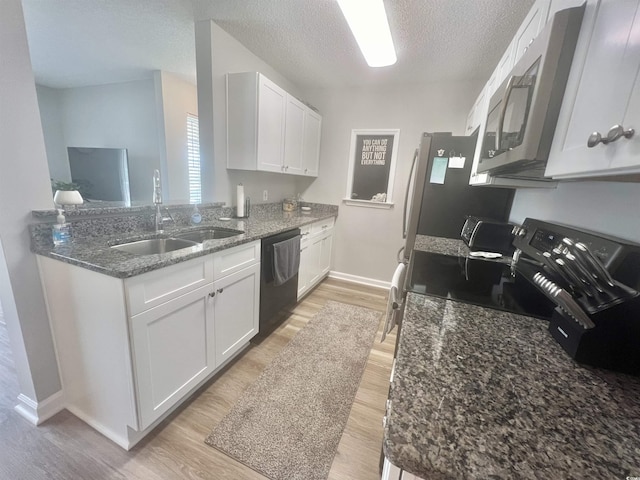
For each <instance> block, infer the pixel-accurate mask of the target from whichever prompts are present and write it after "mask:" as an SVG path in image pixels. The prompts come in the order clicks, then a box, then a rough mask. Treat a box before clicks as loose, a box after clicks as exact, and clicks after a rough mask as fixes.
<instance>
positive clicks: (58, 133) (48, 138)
mask: <svg viewBox="0 0 640 480" xmlns="http://www.w3.org/2000/svg"><path fill="white" fill-rule="evenodd" d="M36 92H37V94H38V105H39V107H40V120H41V121H42V130H43V132H44V144H45V148H46V151H47V160H48V163H49V174H50V175H51V178H52V179H54V180H56V181H63V182H70V181H71V171H70V170H69V157H68V156H67V142H66V140H65V138H64V129H63V124H62V121H61V118H62V90H60V89H57V88H49V87H45V86H43V85H36Z"/></svg>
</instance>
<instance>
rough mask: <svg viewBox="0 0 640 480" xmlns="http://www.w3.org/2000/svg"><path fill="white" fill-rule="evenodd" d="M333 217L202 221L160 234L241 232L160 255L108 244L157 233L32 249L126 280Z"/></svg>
mask: <svg viewBox="0 0 640 480" xmlns="http://www.w3.org/2000/svg"><path fill="white" fill-rule="evenodd" d="M327 207H332V206H327ZM336 215H337V207H334V208H319V209H312V210H311V211H310V212H308V213H307V212H299V211H296V212H282V211H279V212H270V213H269V214H267V215H259V216H255V217H249V218H243V219H231V220H228V221H220V220H212V221H209V222H206V223H205V222H203V223H201V224H200V225H198V226H195V227H172V228H165V230H164V233H163V234H162V235H161V236H162V237H170V236H171V235H172V234H173V235H175V234H176V233H178V232H186V231H189V230H198V229H203V228H207V227H209V228H212V227H213V228H214V227H218V228H226V229H234V230H241V231H243V232H244V233H242V234H241V235H237V236H234V237H229V238H225V239H219V240H207V241H205V242H204V243H203V244H199V245H197V246H193V247H190V248H185V249H181V250H176V251H173V252H168V253H163V254H153V255H135V254H131V253H127V252H123V251H119V250H115V249H112V248H110V246H111V245H116V244H119V243H126V242H128V241H135V240H143V239H145V238H157V237H158V234H155V233H154V232H130V233H126V234H120V235H105V236H96V237H88V238H73V240H72V242H71V244H69V245H60V246H53V245H51V244H50V243H49V244H38V243H37V242H36V243H35V244H33V245H32V250H33V252H34V253H36V254H38V255H43V256H46V257H50V258H54V259H56V260H61V261H63V262H66V263H70V264H72V265H77V266H80V267H84V268H87V269H89V270H93V271H95V272H99V273H103V274H105V275H110V276H112V277H117V278H128V277H132V276H135V275H140V274H142V273H146V272H149V271H152V270H156V269H158V268H162V267H166V266H168V265H173V264H175V263H179V262H183V261H185V260H189V259H191V258H196V257H199V256H202V255H207V254H209V253H213V252H217V251H220V250H224V249H227V248H230V247H234V246H236V245H241V244H243V243H248V242H252V241H254V240H259V239H261V238H263V237H267V236H270V235H275V234H277V233H280V232H284V231H286V230H291V229H293V228H299V227H301V226H304V225H308V224H311V223H314V222H317V221H319V220H324V219H326V218H330V217H333V216H336Z"/></svg>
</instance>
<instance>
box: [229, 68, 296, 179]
mask: <svg viewBox="0 0 640 480" xmlns="http://www.w3.org/2000/svg"><path fill="white" fill-rule="evenodd" d="M259 79H260V81H259V87H258V111H257V113H258V132H257V133H258V146H257V151H256V156H257V159H256V160H257V163H258V165H257V168H258V170H263V171H266V172H280V171H282V167H283V156H284V141H285V118H286V108H287V92H285V91H284V90H282V89H281V88H280V87H278V86H277V85H276V84H275V83H273V82H272V81H270V80H269V79H268V78H266V77H264V76H262V75H260V77H259ZM234 133H235V130H234V129H231V128H230V129H229V134H230V135H231V134H234ZM230 158H231V157H230Z"/></svg>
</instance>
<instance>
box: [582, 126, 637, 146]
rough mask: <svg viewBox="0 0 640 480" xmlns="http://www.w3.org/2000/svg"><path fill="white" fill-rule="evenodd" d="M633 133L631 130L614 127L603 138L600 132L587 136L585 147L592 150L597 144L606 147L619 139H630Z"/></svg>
mask: <svg viewBox="0 0 640 480" xmlns="http://www.w3.org/2000/svg"><path fill="white" fill-rule="evenodd" d="M635 133H636V131H635V130H634V129H633V128H629V129H627V130H625V129H624V127H623V126H622V125H614V126H613V127H611V128H610V129H609V132H608V133H607V136H606V137H604V138H603V137H602V135H601V134H600V132H593V133H592V134H591V135H589V139H588V140H587V147H589V148H593V147H595V146H596V145H598V144H599V143H602V144H603V145H607V144H608V143H611V142H615V141H617V140H619V139H620V138H621V137H624V138H631V137H633V136H634V135H635Z"/></svg>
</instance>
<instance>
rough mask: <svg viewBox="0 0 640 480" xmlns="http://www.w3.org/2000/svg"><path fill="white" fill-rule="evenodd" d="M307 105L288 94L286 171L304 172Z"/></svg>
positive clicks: (285, 137) (292, 172)
mask: <svg viewBox="0 0 640 480" xmlns="http://www.w3.org/2000/svg"><path fill="white" fill-rule="evenodd" d="M306 110H307V107H306V106H305V105H304V104H303V103H302V102H301V101H299V100H298V99H296V98H295V97H292V96H291V95H287V109H286V119H287V121H286V123H285V129H284V162H283V164H284V173H291V174H295V175H300V174H301V173H302V161H303V158H304V157H303V143H304V120H305V119H304V117H305V113H306Z"/></svg>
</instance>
